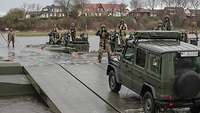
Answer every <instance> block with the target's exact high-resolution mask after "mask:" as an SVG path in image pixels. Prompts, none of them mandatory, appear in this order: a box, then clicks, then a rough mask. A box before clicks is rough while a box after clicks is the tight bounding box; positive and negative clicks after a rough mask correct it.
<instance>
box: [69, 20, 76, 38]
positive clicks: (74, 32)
mask: <svg viewBox="0 0 200 113" xmlns="http://www.w3.org/2000/svg"><path fill="white" fill-rule="evenodd" d="M70 34H71V38H72V41H75V39H76V26H75V23H72V24H71V26H70Z"/></svg>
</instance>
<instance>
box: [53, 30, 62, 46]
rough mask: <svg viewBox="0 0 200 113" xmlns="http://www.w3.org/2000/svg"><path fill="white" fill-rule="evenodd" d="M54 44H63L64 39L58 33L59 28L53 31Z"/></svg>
mask: <svg viewBox="0 0 200 113" xmlns="http://www.w3.org/2000/svg"><path fill="white" fill-rule="evenodd" d="M52 34H53V44H57V45H60V44H61V43H62V37H61V36H60V34H59V32H58V28H54V29H53V33H52Z"/></svg>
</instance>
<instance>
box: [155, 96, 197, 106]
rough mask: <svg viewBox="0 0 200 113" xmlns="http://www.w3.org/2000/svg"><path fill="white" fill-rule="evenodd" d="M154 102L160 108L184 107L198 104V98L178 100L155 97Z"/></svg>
mask: <svg viewBox="0 0 200 113" xmlns="http://www.w3.org/2000/svg"><path fill="white" fill-rule="evenodd" d="M155 103H156V105H158V106H159V107H161V108H184V107H192V106H200V98H195V99H180V100H158V99H155Z"/></svg>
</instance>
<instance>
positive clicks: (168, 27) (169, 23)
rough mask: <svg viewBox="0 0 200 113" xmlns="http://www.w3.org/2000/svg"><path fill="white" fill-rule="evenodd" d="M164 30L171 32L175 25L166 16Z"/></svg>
mask: <svg viewBox="0 0 200 113" xmlns="http://www.w3.org/2000/svg"><path fill="white" fill-rule="evenodd" d="M163 29H164V30H167V31H171V30H172V29H173V25H172V22H171V21H170V18H169V16H166V17H165V18H164V22H163Z"/></svg>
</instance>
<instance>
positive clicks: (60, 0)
mask: <svg viewBox="0 0 200 113" xmlns="http://www.w3.org/2000/svg"><path fill="white" fill-rule="evenodd" d="M54 2H55V3H56V4H58V5H60V6H62V7H63V8H64V12H65V14H66V15H67V16H69V14H70V13H75V12H76V13H77V12H78V11H79V10H80V9H81V10H82V11H83V9H84V7H85V5H86V4H87V2H88V0H54Z"/></svg>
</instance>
